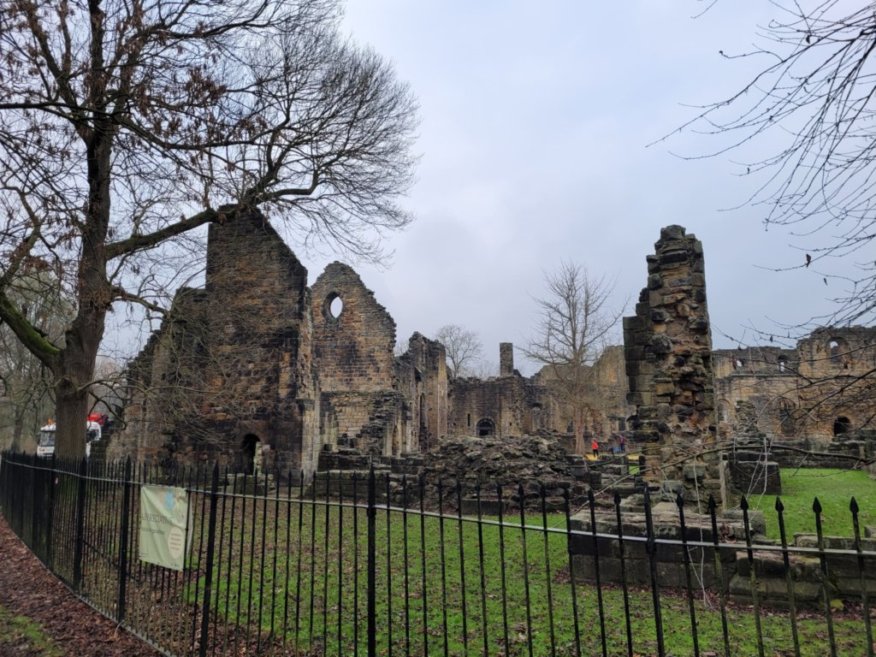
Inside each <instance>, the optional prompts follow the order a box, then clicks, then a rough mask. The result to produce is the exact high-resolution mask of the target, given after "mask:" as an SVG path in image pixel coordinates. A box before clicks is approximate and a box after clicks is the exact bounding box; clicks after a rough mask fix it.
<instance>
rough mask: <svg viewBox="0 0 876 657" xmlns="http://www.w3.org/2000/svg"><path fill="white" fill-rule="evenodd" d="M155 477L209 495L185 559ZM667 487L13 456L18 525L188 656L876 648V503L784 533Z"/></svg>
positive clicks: (193, 506)
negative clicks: (159, 551)
mask: <svg viewBox="0 0 876 657" xmlns="http://www.w3.org/2000/svg"><path fill="white" fill-rule="evenodd" d="M146 486H161V487H166V489H164V488H163V489H161V490H164V491H165V493H164V495H165V497H164V498H160V499H159V500H158V503H159V506H160V505H161V504H165V503H166V506H167V509H172V508H179V507H175V506H174V505H176V504H181V503H182V502H180V501H179V500H182V499H184V498H182V497H180V498H179V499H177V498H173V499H171V497H170V496H172V495H176V494H177V493H181V494H184V496H185V499H187V513H184V514H183V517H182V528H178V529H177V530H169V531H168V532H167V534H166V536H167V541H168V543H167V545H168V546H170V547H169V550H170V552H169V554H170V555H171V556H173V555H174V554H176V556H177V557H179V558H180V559H181V563H180V565H181V569H180V570H175V569H173V568H171V567H168V566H167V565H164V566H162V565H157V564H156V563H153V562H150V561H149V560H144V559H151V557H148V552H149V549H150V548H149V546H148V545H145V544H143V543H141V540H143V539H144V537H145V538H146V539H148V540H150V541H151V540H152V539H151V538H150V536H151V532H154V531H158V530H155V529H154V527H153V524H154V523H156V522H158V523H159V525H160V524H161V522H165V520H163V517H162V518H158V519H156V517H155V516H156V515H160V514H157V512H153V511H150V508H151V507H144V506H143V505H144V504H151V502H147V501H145V500H147V498H146V497H143V489H144V487H146ZM147 492H148V491H147ZM655 501H656V500H655ZM651 502H652V501H651V500H650V499H649V498H648V494H647V492H646V493H645V500H644V504H640V505H639V508H635V506H634V505H629V504H627V503H626V502H624V501H622V500H621V499H620V497H619V496H617V495H614V496H613V497H612V496H608V497H605V498H595V497H594V495H593V494H592V493H590V494H589V495H588V497H587V503H586V505H585V506H584V508H582V509H575V510H574V511H575V512H574V513H573V509H571V508H570V499H569V492H568V490H567V489H565V488H563V487H562V486H555V485H551V484H537V483H531V482H530V483H528V484H526V485H517V486H504V487H502V486H498V487H497V486H483V487H482V486H478V485H475V486H471V485H463V484H461V483H458V482H448V481H443V482H427V481H425V480H424V479H422V478H418V477H405V476H390V474H389V473H376V472H375V471H374V470H371V471H369V472H361V473H337V472H327V473H319V475H318V476H316V477H314V478H312V480H311V481H308V482H305V478H304V477H303V476H301V475H300V473H285V474H283V475H282V476H281V475H280V474H279V473H274V474H271V475H268V474H256V475H252V474H238V473H233V472H231V471H229V470H226V469H220V468H219V467H212V468H204V467H180V468H170V469H168V468H161V467H157V466H151V465H135V464H132V463H131V462H130V461H129V462H126V463H115V464H97V463H88V462H86V461H82V462H79V463H68V462H63V461H60V460H46V459H36V458H35V457H32V456H25V455H20V454H12V453H4V454H3V455H2V464H0V506H2V511H3V514H4V516H5V518H6V519H7V522H8V523H9V525H10V526H11V527H12V528H13V530H14V531H15V532H16V534H17V535H18V536H19V537H21V539H22V540H23V541H24V542H25V543H26V544H27V545H28V546H29V547H30V549H31V550H32V551H33V552H34V553H35V554H36V555H37V556H38V557H39V558H40V559H41V560H42V561H43V563H45V564H46V566H47V567H48V568H49V569H51V570H52V572H54V573H55V574H56V575H57V576H58V577H59V578H60V579H62V580H63V581H64V582H65V583H66V584H67V585H68V586H69V587H70V588H71V589H72V590H73V591H74V592H75V593H76V594H77V595H78V596H80V597H81V598H82V599H84V600H85V601H87V602H88V603H89V604H91V605H92V606H93V607H94V608H96V609H97V610H99V611H100V612H101V613H103V614H105V615H106V616H108V617H110V618H113V619H115V620H117V621H118V622H119V623H120V624H122V625H123V626H124V627H126V628H128V629H129V630H131V631H132V632H133V633H135V634H137V635H138V636H140V637H141V638H143V639H144V640H146V641H148V642H149V643H151V644H152V645H154V646H155V647H156V648H158V649H159V650H161V651H163V652H164V653H166V654H168V655H179V656H182V655H199V656H201V657H205V656H207V655H210V656H213V655H337V656H338V657H342V656H345V655H354V654H355V655H387V656H392V655H399V656H401V655H404V656H406V657H408V656H410V655H424V656H428V655H436V656H441V655H443V656H449V655H466V656H468V655H501V656H503V657H510V656H512V655H514V656H516V655H520V656H526V657H534V656H536V655H551V656H552V657H554V656H557V655H562V656H575V657H581V656H584V655H587V656H589V655H601V656H603V657H608V656H609V655H621V656H625V657H633V656H642V655H660V656H663V655H695V656H697V657H699V656H703V657H706V656H708V655H725V656H728V657H729V656H731V655H739V656H741V657H748V656H749V655H760V656H765V655H769V656H773V655H796V656H797V657H800V656H803V655H812V656H816V655H817V656H821V655H833V656H836V657H838V656H841V655H848V656H850V657H851V656H854V657H862V656H863V655H868V656H870V657H872V656H873V636H872V628H871V611H870V597H871V596H872V595H873V593H874V592H876V551H874V539H872V538H870V537H869V536H868V535H867V530H866V528H865V527H864V526H862V523H861V519H860V510H859V509H858V506H857V503H856V502H855V500H854V499H852V500H851V504H850V506H849V511H848V513H849V515H850V517H851V520H852V531H851V534H850V535H849V536H847V537H845V538H843V539H839V538H831V537H829V536H825V534H824V531H823V525H822V520H823V517H822V516H823V512H822V509H821V508H820V505H819V503H818V501H817V500H816V501H815V504H814V508H813V509H812V512H811V513H812V516H813V520H814V524H815V532H814V534H813V535H812V536H811V537H809V538H806V537H803V536H796V537H794V536H789V535H788V533H787V531H786V527H785V509H784V507H783V506H782V502H781V501H779V500H777V501H776V505H775V506H776V508H775V519H776V521H777V522H778V526H779V538H777V539H773V540H768V539H765V538H763V537H761V536H760V535H759V534H756V533H755V531H754V529H753V526H752V525H753V523H754V520H753V516H752V514H753V513H754V511H753V510H752V509H750V507H749V503H748V501H747V500H745V498H743V499H742V503H741V518H740V519H738V521H737V523H736V525H733V526H731V525H730V524H728V523H727V521H726V520H725V519H724V518H723V517H722V516H721V515H720V514H719V513H718V511H717V507H716V505H715V504H714V501H713V500H709V501H708V502H706V501H704V502H703V504H702V510H703V511H704V513H703V514H702V515H696V514H694V510H695V508H694V506H695V505H691V504H685V503H684V500H683V499H682V498H681V497H678V498H676V500H675V501H674V504H672V503H667V502H666V501H665V500H664V501H663V503H662V505H661V504H658V505H656V506H654V507H653V509H652V503H651ZM667 504H668V506H669V507H670V508H671V509H672V510H674V511H673V513H671V514H668V513H667V511H666V509H667ZM661 509H662V510H661ZM670 516H671V517H670ZM144 518H145V519H146V520H145V524H144ZM168 522H169V521H168ZM168 526H169V525H168ZM733 527H736V529H733ZM159 529H161V527H159ZM173 531H177V534H176V535H175V537H171V534H172V532H173ZM162 532H163V530H162ZM161 536H162V537H164V536H165V534H164V533H161Z"/></svg>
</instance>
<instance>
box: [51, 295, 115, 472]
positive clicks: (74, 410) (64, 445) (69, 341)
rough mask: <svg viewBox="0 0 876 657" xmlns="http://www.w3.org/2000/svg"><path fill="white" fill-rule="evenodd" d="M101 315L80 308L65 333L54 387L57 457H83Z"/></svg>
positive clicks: (96, 310) (100, 328) (101, 329)
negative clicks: (89, 389)
mask: <svg viewBox="0 0 876 657" xmlns="http://www.w3.org/2000/svg"><path fill="white" fill-rule="evenodd" d="M105 315H106V312H105V311H103V310H100V309H97V308H95V307H94V306H91V307H90V308H85V309H80V311H79V314H78V316H77V318H76V320H75V321H74V323H73V326H72V327H71V328H70V330H69V331H67V335H66V338H65V345H64V350H63V352H62V354H61V358H60V367H59V369H60V371H59V372H58V373H57V376H56V382H57V383H56V384H55V415H56V417H57V419H56V426H57V428H56V430H55V455H56V456H57V457H58V458H70V459H80V458H82V457H83V456H85V423H86V421H87V418H88V384H89V382H90V381H91V379H92V376H93V374H94V362H95V360H96V358H97V350H98V347H99V346H100V341H101V339H102V338H103V325H104V317H105Z"/></svg>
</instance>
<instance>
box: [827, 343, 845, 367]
mask: <svg viewBox="0 0 876 657" xmlns="http://www.w3.org/2000/svg"><path fill="white" fill-rule="evenodd" d="M827 350H828V353H829V354H830V362H831V363H833V364H834V365H843V364H845V365H848V363H847V361H848V352H849V347H848V345H847V344H846V341H845V340H843V339H842V338H831V339H830V340H829V341H828V343H827Z"/></svg>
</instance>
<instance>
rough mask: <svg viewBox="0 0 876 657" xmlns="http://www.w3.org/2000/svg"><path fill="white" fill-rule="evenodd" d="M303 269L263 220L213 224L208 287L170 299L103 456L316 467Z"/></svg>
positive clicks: (255, 216) (134, 370)
mask: <svg viewBox="0 0 876 657" xmlns="http://www.w3.org/2000/svg"><path fill="white" fill-rule="evenodd" d="M310 330H311V329H310V318H309V295H308V290H307V270H306V269H305V268H304V267H303V266H302V265H301V263H300V262H299V261H298V260H297V259H296V258H295V256H294V254H293V253H292V252H291V251H290V250H289V248H288V247H287V246H286V245H285V243H284V242H283V240H282V238H280V236H279V235H278V234H277V233H276V232H275V231H274V229H273V228H272V227H271V226H270V225H269V224H268V222H267V220H266V219H265V218H264V216H262V215H261V214H259V213H252V214H250V215H245V216H241V217H237V218H235V219H233V220H232V219H230V220H228V221H226V222H223V223H216V224H212V225H211V226H210V229H209V236H208V248H207V272H206V286H205V289H203V290H189V289H183V290H180V292H179V293H178V294H177V296H176V298H175V300H174V304H173V307H172V309H171V312H170V314H169V316H168V318H167V319H166V321H165V322H164V323H163V325H162V327H161V330H160V331H158V332H156V333H155V334H154V335H153V336H152V337H151V338H150V341H149V343H148V344H147V347H146V348H145V349H144V351H143V352H142V353H141V354H140V355H139V356H138V357H137V358H136V359H135V361H134V363H133V364H132V366H131V368H130V369H129V384H130V391H129V397H130V400H131V401H130V403H129V404H128V407H127V409H126V422H127V427H126V429H125V431H123V432H122V433H121V434H120V435H119V436H118V437H117V438H116V439H114V441H113V445H112V446H111V448H110V452H109V454H108V456H110V457H113V456H119V455H124V454H132V455H135V456H137V457H138V458H149V459H158V460H167V459H171V460H182V461H188V462H192V461H196V460H201V459H209V460H216V461H218V462H220V463H228V464H233V465H239V464H241V463H242V462H244V461H246V460H247V459H249V460H250V461H251V459H252V456H251V454H249V453H248V450H250V451H251V450H252V449H253V445H255V444H258V445H259V446H260V447H261V446H265V445H266V446H268V447H269V448H270V449H269V452H270V455H271V466H272V467H277V468H280V469H283V470H286V469H289V468H292V469H295V470H297V469H299V468H302V467H303V468H305V469H307V468H309V467H312V465H313V464H315V461H316V452H317V446H316V445H315V444H313V443H314V435H313V434H312V433H309V432H307V431H306V430H305V428H306V427H307V426H312V425H313V418H312V415H313V414H315V413H316V412H317V408H318V397H317V389H316V383H315V381H314V378H313V376H312V368H311V363H310Z"/></svg>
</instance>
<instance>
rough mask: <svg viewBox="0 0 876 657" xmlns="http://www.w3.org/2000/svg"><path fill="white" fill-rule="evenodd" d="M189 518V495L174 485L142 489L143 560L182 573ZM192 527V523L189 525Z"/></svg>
mask: <svg viewBox="0 0 876 657" xmlns="http://www.w3.org/2000/svg"><path fill="white" fill-rule="evenodd" d="M188 517H189V494H188V493H187V492H186V490H185V489H184V488H176V487H173V486H141V487H140V560H141V561H146V562H148V563H154V564H156V565H158V566H164V567H165V568H170V569H172V570H182V569H183V567H184V566H185V556H186V548H187V547H188V545H189V544H190V543H191V536H189V537H186V526H187V520H188ZM188 526H189V527H190V526H191V525H190V524H189V525H188Z"/></svg>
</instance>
